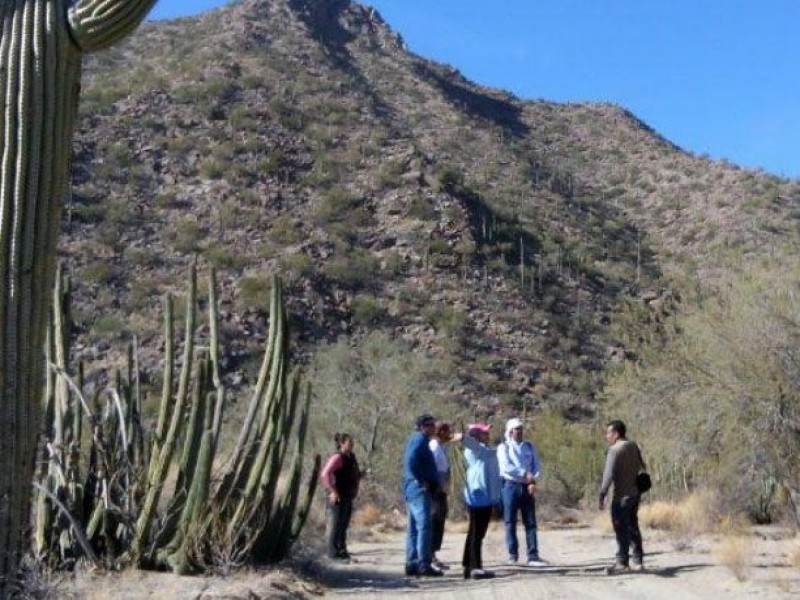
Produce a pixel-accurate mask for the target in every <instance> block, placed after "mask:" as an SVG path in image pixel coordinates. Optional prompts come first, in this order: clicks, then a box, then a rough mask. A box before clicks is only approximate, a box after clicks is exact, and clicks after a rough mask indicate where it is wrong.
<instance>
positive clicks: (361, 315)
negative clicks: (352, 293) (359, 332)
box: [350, 294, 386, 325]
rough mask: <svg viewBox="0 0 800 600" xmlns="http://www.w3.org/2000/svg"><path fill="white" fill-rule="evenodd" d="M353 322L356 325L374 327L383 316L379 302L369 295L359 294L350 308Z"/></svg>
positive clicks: (383, 312) (383, 311)
mask: <svg viewBox="0 0 800 600" xmlns="http://www.w3.org/2000/svg"><path fill="white" fill-rule="evenodd" d="M350 311H351V313H352V315H353V322H354V323H355V324H357V325H374V324H376V323H378V322H379V321H380V320H381V319H382V318H383V317H384V315H385V313H386V311H385V310H384V309H383V307H382V306H381V305H380V302H378V300H377V299H376V298H375V296H373V295H371V294H360V295H358V296H356V297H355V298H353V302H352V304H351V306H350Z"/></svg>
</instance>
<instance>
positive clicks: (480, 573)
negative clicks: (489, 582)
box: [469, 569, 494, 579]
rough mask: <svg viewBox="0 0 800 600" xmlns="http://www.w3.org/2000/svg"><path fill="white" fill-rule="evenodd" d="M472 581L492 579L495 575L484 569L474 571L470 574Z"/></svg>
mask: <svg viewBox="0 0 800 600" xmlns="http://www.w3.org/2000/svg"><path fill="white" fill-rule="evenodd" d="M469 576H470V578H471V579H491V578H492V577H494V573H492V572H491V571H485V570H484V569H472V572H471V573H470V574H469Z"/></svg>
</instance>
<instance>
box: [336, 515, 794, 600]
mask: <svg viewBox="0 0 800 600" xmlns="http://www.w3.org/2000/svg"><path fill="white" fill-rule="evenodd" d="M644 537H645V552H646V553H647V559H646V565H647V570H646V571H645V572H644V573H631V574H625V575H616V576H608V575H606V574H605V571H604V568H605V566H606V565H608V564H610V563H611V562H612V558H613V554H614V539H613V534H611V533H603V532H600V531H598V530H597V529H595V528H594V527H591V526H575V527H571V528H565V529H549V530H544V531H540V533H539V540H540V541H539V545H540V550H541V555H542V557H543V558H545V559H546V560H548V561H549V562H550V564H551V566H549V567H546V568H538V569H530V568H524V567H509V566H507V565H505V564H504V559H505V556H506V553H505V549H504V543H503V532H502V524H498V523H493V524H492V527H491V529H490V531H489V534H488V536H487V539H486V542H485V545H484V561H485V565H484V566H485V567H486V568H487V569H491V570H494V571H495V572H496V574H497V577H496V578H495V579H491V580H483V581H466V580H464V579H463V571H462V569H461V565H460V559H461V551H462V544H463V540H464V534H463V533H454V532H448V533H447V534H446V535H445V545H444V548H443V550H442V552H441V553H440V558H441V559H442V560H444V561H445V562H446V563H449V565H450V566H451V568H450V569H449V570H448V571H447V574H446V576H445V577H442V578H425V579H417V578H412V577H405V576H404V575H403V567H404V555H403V536H402V534H399V533H394V534H390V535H387V536H384V537H382V538H381V539H375V538H374V539H369V538H364V539H362V540H353V541H351V542H350V543H349V546H350V552H351V554H352V555H353V557H354V561H353V562H352V563H350V564H340V563H335V564H334V563H330V564H328V565H326V568H325V575H324V578H325V582H324V584H325V586H326V587H327V588H328V593H329V594H330V595H334V596H347V597H348V598H351V599H369V598H376V599H377V598H381V599H386V598H407V597H409V596H413V597H414V598H435V599H437V600H447V599H449V598H458V599H459V600H463V599H465V598H482V599H483V598H498V599H503V600H508V599H510V598H511V595H512V594H513V597H514V598H520V599H525V600H536V599H540V598H541V599H545V598H547V599H552V598H563V599H576V600H580V599H585V598H586V599H588V598H591V599H598V600H604V599H608V600H612V599H613V600H624V599H633V598H636V599H647V600H660V599H665V600H666V599H670V600H676V599H680V600H683V599H690V600H691V599H698V600H701V599H702V600H708V599H713V600H721V599H723V598H724V599H726V600H727V599H729V598H730V599H737V598H749V599H754V598H759V599H762V598H791V597H795V598H797V597H800V569H798V568H797V567H793V566H790V562H791V557H792V556H793V555H794V554H795V553H797V552H798V551H800V539H798V538H795V537H794V535H793V534H791V533H788V532H785V531H781V530H779V529H775V528H772V529H770V528H763V529H756V530H753V531H752V532H750V533H748V534H747V535H746V536H745V537H744V538H738V539H737V541H734V540H733V539H732V538H723V537H721V536H698V537H693V538H687V537H686V536H683V537H680V536H676V535H675V534H670V533H664V532H654V531H647V530H645V532H644ZM523 540H524V538H521V541H522V542H523V543H524V541H523ZM738 559H742V560H741V561H740V560H738ZM737 575H738V577H737Z"/></svg>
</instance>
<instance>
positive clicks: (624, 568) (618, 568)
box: [606, 562, 631, 575]
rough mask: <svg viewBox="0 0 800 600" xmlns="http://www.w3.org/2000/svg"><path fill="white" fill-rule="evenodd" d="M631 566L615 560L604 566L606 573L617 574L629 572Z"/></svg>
mask: <svg viewBox="0 0 800 600" xmlns="http://www.w3.org/2000/svg"><path fill="white" fill-rule="evenodd" d="M630 572H631V568H630V567H629V566H628V565H624V564H622V563H618V562H615V563H614V564H613V565H611V566H609V567H606V575H619V574H621V573H630Z"/></svg>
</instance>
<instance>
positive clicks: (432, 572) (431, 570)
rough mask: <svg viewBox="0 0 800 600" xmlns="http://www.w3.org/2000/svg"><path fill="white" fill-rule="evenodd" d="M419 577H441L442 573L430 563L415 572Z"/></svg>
mask: <svg viewBox="0 0 800 600" xmlns="http://www.w3.org/2000/svg"><path fill="white" fill-rule="evenodd" d="M417 575H419V576H420V577H441V576H442V575H444V573H442V572H441V571H440V570H439V569H437V568H436V567H434V566H433V565H430V566H429V567H427V568H425V569H422V570H421V571H420V572H419V573H417Z"/></svg>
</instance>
